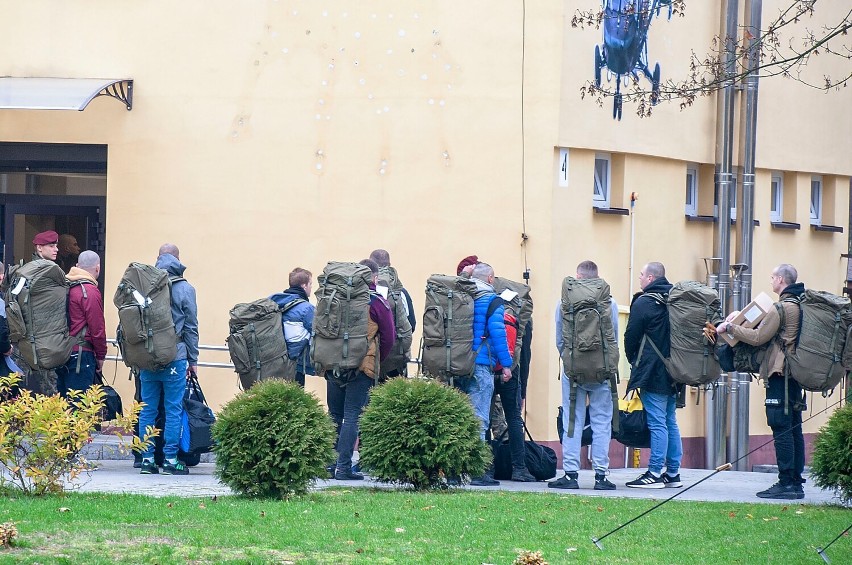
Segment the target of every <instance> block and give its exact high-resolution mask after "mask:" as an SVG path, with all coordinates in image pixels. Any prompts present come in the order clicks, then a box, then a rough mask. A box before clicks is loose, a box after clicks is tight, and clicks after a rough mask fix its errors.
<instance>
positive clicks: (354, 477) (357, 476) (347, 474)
mask: <svg viewBox="0 0 852 565" xmlns="http://www.w3.org/2000/svg"><path fill="white" fill-rule="evenodd" d="M334 478H335V479H336V480H338V481H363V480H364V475H362V474H361V473H353V472H352V469H349V471H337V472H336V473H334Z"/></svg>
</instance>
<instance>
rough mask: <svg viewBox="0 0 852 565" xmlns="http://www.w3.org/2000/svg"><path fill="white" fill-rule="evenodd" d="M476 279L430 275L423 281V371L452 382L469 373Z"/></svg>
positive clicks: (474, 356)
mask: <svg viewBox="0 0 852 565" xmlns="http://www.w3.org/2000/svg"><path fill="white" fill-rule="evenodd" d="M475 295H476V283H475V282H474V281H473V280H472V279H469V278H465V277H454V276H448V275H432V276H431V277H429V280H428V281H427V282H426V303H425V307H424V311H423V340H422V342H421V353H420V359H421V361H422V364H423V365H422V367H423V372H424V373H426V374H427V375H430V376H432V377H435V378H437V379H440V380H443V381H448V382H452V380H453V378H455V377H467V376H470V375H472V374H473V369H474V365H475V361H476V352H475V351H474V350H473V302H474V297H475Z"/></svg>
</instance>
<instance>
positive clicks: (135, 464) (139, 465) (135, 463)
mask: <svg viewBox="0 0 852 565" xmlns="http://www.w3.org/2000/svg"><path fill="white" fill-rule="evenodd" d="M133 468H134V469H141V468H142V459H141V458H140V459H134V460H133Z"/></svg>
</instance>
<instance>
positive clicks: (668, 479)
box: [663, 473, 683, 488]
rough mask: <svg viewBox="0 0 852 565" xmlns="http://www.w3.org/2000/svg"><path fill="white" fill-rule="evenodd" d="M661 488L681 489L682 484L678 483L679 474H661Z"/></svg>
mask: <svg viewBox="0 0 852 565" xmlns="http://www.w3.org/2000/svg"><path fill="white" fill-rule="evenodd" d="M663 486H665V487H666V488H681V487H682V486H683V483H682V482H680V473H678V474H677V475H669V474H668V473H663Z"/></svg>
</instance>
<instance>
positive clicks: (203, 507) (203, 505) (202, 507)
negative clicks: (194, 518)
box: [198, 502, 207, 510]
mask: <svg viewBox="0 0 852 565" xmlns="http://www.w3.org/2000/svg"><path fill="white" fill-rule="evenodd" d="M198 507H199V508H201V509H202V510H204V509H205V508H207V505H205V504H204V503H203V502H200V503H199V504H198Z"/></svg>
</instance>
